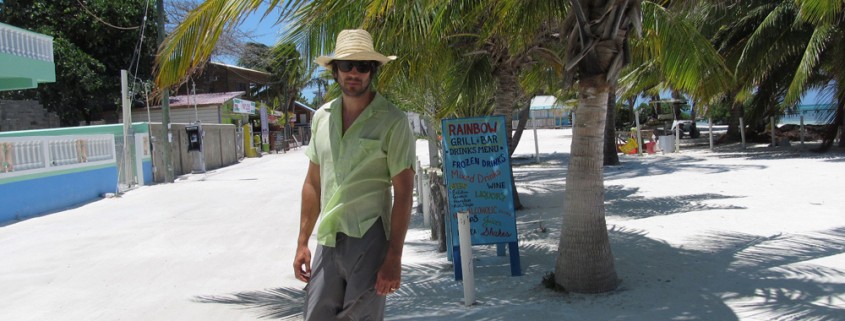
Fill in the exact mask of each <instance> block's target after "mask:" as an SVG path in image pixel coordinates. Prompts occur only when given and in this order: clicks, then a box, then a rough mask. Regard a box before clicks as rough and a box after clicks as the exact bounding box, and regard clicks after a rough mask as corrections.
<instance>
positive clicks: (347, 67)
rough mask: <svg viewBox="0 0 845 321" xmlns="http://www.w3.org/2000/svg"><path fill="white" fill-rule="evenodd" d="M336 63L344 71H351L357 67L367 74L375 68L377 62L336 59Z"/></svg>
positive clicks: (359, 70)
mask: <svg viewBox="0 0 845 321" xmlns="http://www.w3.org/2000/svg"><path fill="white" fill-rule="evenodd" d="M334 65H335V66H337V69H338V70H340V71H342V72H350V71H352V67H355V69H357V70H358V72H360V73H362V74H366V73H368V72H370V71H372V70H373V69H374V68H375V63H373V62H372V61H352V60H335V61H334Z"/></svg>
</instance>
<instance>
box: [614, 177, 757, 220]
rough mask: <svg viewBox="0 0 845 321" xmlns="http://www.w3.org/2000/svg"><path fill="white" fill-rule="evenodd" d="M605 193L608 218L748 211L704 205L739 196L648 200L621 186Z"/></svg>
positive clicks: (695, 196)
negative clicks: (612, 216)
mask: <svg viewBox="0 0 845 321" xmlns="http://www.w3.org/2000/svg"><path fill="white" fill-rule="evenodd" d="M604 190H605V201H606V205H605V211H606V213H607V215H608V216H610V215H614V216H618V217H622V218H629V219H641V218H647V217H654V216H663V215H671V214H676V213H688V212H696V211H707V210H719V209H723V210H733V209H745V207H742V206H735V205H716V204H707V203H704V202H705V201H709V200H716V199H729V198H738V197H739V196H728V195H721V194H716V193H704V194H694V195H678V196H667V197H650V198H646V197H642V196H637V195H636V194H637V191H638V190H639V189H638V188H626V187H624V186H621V185H611V186H606V187H605V189H604Z"/></svg>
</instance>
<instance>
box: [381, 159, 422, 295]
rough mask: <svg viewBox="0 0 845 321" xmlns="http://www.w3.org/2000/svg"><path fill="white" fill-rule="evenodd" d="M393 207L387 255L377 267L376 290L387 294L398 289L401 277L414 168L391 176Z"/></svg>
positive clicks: (409, 216)
mask: <svg viewBox="0 0 845 321" xmlns="http://www.w3.org/2000/svg"><path fill="white" fill-rule="evenodd" d="M392 180H393V209H392V210H391V213H390V241H389V244H388V247H387V256H386V257H385V258H384V262H383V263H382V265H381V268H379V271H378V279H377V280H376V292H377V293H378V294H380V295H387V294H389V293H390V292H393V291H391V289H392V290H395V289H398V288H399V285H400V283H401V279H402V248H403V247H404V246H405V234H406V233H407V232H408V222H409V221H410V220H411V203H412V202H413V190H414V170H413V169H410V168H408V169H405V170H403V171H401V172H399V174H396V176H393V179H392Z"/></svg>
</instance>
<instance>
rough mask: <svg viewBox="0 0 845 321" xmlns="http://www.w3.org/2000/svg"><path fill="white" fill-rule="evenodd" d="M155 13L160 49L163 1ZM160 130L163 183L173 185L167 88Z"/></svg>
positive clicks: (157, 3)
mask: <svg viewBox="0 0 845 321" xmlns="http://www.w3.org/2000/svg"><path fill="white" fill-rule="evenodd" d="M156 11H157V14H158V35H157V37H156V38H157V42H158V46H159V48H161V44H162V43H163V42H164V23H165V20H166V19H165V16H164V0H156ZM161 128H162V135H161V137H163V138H164V141H163V142H162V144H161V146H163V147H164V148H163V149H164V150H163V151H162V155H163V158H164V182H165V183H173V158H172V156H171V152H170V142H171V141H172V136H171V134H170V89H169V88H161Z"/></svg>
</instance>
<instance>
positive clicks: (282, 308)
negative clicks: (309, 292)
mask: <svg viewBox="0 0 845 321" xmlns="http://www.w3.org/2000/svg"><path fill="white" fill-rule="evenodd" d="M304 297H305V293H304V292H303V291H302V289H296V288H276V289H266V290H258V291H251V292H240V293H233V294H228V295H202V296H197V297H195V298H194V301H195V302H199V303H215V304H228V305H232V306H234V307H236V308H238V309H246V310H250V311H255V312H256V313H257V314H258V317H259V318H262V319H281V320H297V319H301V318H302V306H303V303H304Z"/></svg>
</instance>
